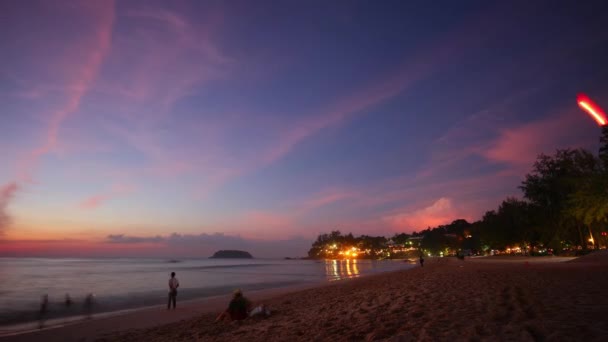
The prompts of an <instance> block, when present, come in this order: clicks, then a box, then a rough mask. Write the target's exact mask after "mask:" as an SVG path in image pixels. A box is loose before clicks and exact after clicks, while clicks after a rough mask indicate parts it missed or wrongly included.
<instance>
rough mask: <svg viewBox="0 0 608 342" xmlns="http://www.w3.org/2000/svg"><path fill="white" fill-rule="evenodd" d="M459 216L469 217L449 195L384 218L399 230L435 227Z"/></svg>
mask: <svg viewBox="0 0 608 342" xmlns="http://www.w3.org/2000/svg"><path fill="white" fill-rule="evenodd" d="M457 218H468V217H466V216H463V215H462V213H461V212H460V211H459V210H458V209H457V208H455V207H454V204H453V201H452V199H450V198H447V197H441V198H439V199H438V200H436V201H435V202H433V203H432V204H431V205H429V206H427V207H424V208H421V209H417V210H413V211H404V212H399V213H395V214H394V215H390V216H385V217H384V218H383V219H384V221H385V222H387V223H388V224H390V225H391V226H392V227H394V228H396V229H399V230H402V231H403V230H411V229H412V228H414V229H416V228H423V229H424V228H426V227H435V226H438V225H441V224H447V223H450V222H452V221H453V220H455V219H457Z"/></svg>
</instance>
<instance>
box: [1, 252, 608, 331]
mask: <svg viewBox="0 0 608 342" xmlns="http://www.w3.org/2000/svg"><path fill="white" fill-rule="evenodd" d="M607 259H608V256H607V255H606V254H605V253H604V255H601V256H600V257H598V256H594V257H587V258H579V259H577V260H573V261H569V262H568V261H567V260H568V259H567V258H551V257H548V258H479V259H475V258H473V259H467V260H465V261H459V260H456V259H453V258H442V259H430V260H428V261H427V263H426V264H425V267H424V268H416V269H413V270H408V271H403V272H401V271H399V272H392V273H386V274H380V275H375V276H369V277H365V278H359V279H352V280H347V281H341V282H336V283H332V284H329V285H326V286H322V287H317V288H310V289H301V290H298V291H295V292H290V293H282V294H281V293H274V294H272V295H271V294H269V293H267V294H265V295H258V296H250V299H252V300H253V301H256V300H258V299H263V301H264V302H265V303H266V304H268V305H269V306H270V307H271V308H272V310H273V314H272V316H271V317H269V318H259V319H251V320H248V321H244V322H241V323H236V322H233V323H228V322H224V323H218V324H214V323H213V321H214V319H215V317H216V315H217V313H218V312H219V311H220V310H221V307H222V303H227V302H228V300H229V298H230V296H229V295H227V296H226V297H225V298H217V299H215V300H214V301H213V303H208V305H205V304H203V303H199V304H197V305H200V307H199V311H196V310H195V309H183V310H184V311H186V310H195V311H193V312H190V313H183V315H182V316H178V318H177V319H175V320H174V321H173V322H169V323H167V322H164V321H163V319H162V316H163V315H164V316H166V312H165V313H163V312H160V310H156V311H155V312H153V313H148V315H149V316H148V317H146V316H145V313H143V312H142V313H135V314H132V315H130V316H123V317H124V318H123V319H121V320H120V321H121V325H120V327H119V329H114V331H112V329H107V327H106V329H105V330H104V329H101V330H100V329H99V327H100V324H101V323H102V322H101V321H102V320H99V321H91V322H85V323H82V324H80V325H79V326H76V325H75V326H68V327H64V328H59V329H55V331H53V330H48V331H40V332H38V333H37V334H26V335H19V336H13V337H9V338H5V339H0V340H2V341H4V340H6V341H30V340H45V341H52V340H57V339H58V338H60V339H61V340H67V339H71V340H76V341H78V340H81V341H82V340H100V341H238V340H240V341H311V340H316V341H324V340H331V341H362V340H387V341H448V340H449V341H454V340H458V341H461V340H463V341H464V340H466V341H496V340H519V341H539V340H548V341H577V340H585V341H594V340H596V341H599V340H602V339H605V336H608V316H606V312H608V296H606V294H605V289H607V288H608V273H607V272H605V271H606V269H607V267H608V263H607V262H606V261H607ZM202 307H204V309H201V308H202ZM178 311H179V310H178ZM175 314H176V315H179V314H178V313H177V312H175ZM154 317H161V318H154ZM117 318H118V317H115V318H114V319H117ZM154 319H156V320H157V321H156V322H154ZM146 320H148V323H154V324H142V321H144V322H145V321H146ZM150 320H151V321H150ZM106 325H108V323H107V322H106ZM150 325H154V326H153V327H150Z"/></svg>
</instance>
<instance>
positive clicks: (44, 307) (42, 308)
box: [38, 294, 49, 329]
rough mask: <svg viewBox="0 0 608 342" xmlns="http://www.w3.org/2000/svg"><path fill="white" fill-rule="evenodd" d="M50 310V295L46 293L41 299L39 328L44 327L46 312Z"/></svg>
mask: <svg viewBox="0 0 608 342" xmlns="http://www.w3.org/2000/svg"><path fill="white" fill-rule="evenodd" d="M48 310H49V295H48V294H45V295H43V296H42V298H41V299H40V311H39V312H38V328H39V329H42V328H43V327H44V319H45V318H46V314H47V312H48Z"/></svg>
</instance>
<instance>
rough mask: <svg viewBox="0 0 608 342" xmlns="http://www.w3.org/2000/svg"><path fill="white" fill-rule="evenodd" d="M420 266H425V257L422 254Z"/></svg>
mask: <svg viewBox="0 0 608 342" xmlns="http://www.w3.org/2000/svg"><path fill="white" fill-rule="evenodd" d="M420 267H424V258H423V257H422V255H421V256H420Z"/></svg>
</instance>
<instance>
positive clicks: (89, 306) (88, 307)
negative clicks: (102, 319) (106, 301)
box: [84, 293, 95, 318]
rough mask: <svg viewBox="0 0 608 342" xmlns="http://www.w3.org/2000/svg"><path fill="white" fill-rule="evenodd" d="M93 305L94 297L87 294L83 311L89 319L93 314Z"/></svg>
mask: <svg viewBox="0 0 608 342" xmlns="http://www.w3.org/2000/svg"><path fill="white" fill-rule="evenodd" d="M93 305H95V295H93V294H92V293H89V294H88V295H87V296H86V298H85V299H84V311H85V312H86V314H87V318H91V314H93Z"/></svg>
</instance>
